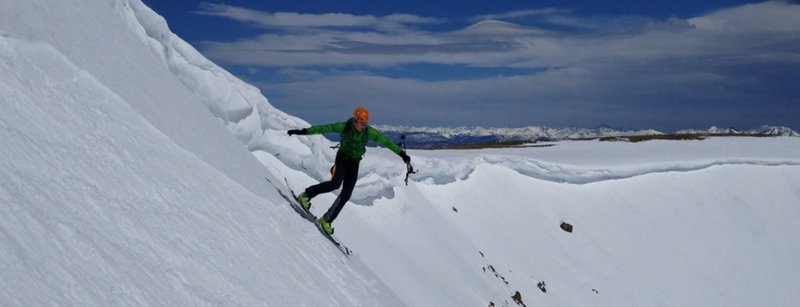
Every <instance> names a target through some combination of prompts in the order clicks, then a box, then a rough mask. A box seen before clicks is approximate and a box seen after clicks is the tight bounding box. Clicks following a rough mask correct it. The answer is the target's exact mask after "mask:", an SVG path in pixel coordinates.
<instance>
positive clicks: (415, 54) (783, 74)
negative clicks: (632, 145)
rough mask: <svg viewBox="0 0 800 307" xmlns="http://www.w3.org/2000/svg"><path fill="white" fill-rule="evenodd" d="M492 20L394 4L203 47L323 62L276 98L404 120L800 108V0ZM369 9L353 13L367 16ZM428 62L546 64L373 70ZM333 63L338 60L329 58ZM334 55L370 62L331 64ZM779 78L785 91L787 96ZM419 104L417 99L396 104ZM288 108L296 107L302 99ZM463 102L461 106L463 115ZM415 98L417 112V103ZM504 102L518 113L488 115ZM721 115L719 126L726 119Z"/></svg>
mask: <svg viewBox="0 0 800 307" xmlns="http://www.w3.org/2000/svg"><path fill="white" fill-rule="evenodd" d="M315 16H317V17H320V18H321V17H323V15H315ZM354 17H358V16H354ZM482 18H483V19H485V18H493V19H492V20H483V19H481V20H482V21H479V22H477V23H476V24H474V25H471V26H469V27H466V28H464V29H462V30H457V31H440V32H436V31H424V30H420V29H409V28H404V27H403V26H402V25H404V24H415V25H424V24H425V23H426V22H436V21H437V19H435V18H424V17H417V16H413V15H391V16H386V17H382V18H378V19H379V20H381V21H383V22H387V23H386V24H392V23H393V24H395V25H400V27H398V28H395V30H396V31H393V32H389V31H385V30H384V29H385V28H386V27H387V26H386V24H384V25H381V23H380V22H377V21H376V22H372V23H371V24H370V25H369V26H367V27H365V28H360V29H358V30H354V29H344V28H336V29H330V28H319V29H317V30H316V31H313V32H283V33H270V34H264V35H261V36H259V37H255V38H252V39H247V40H240V41H236V42H206V43H204V44H202V49H203V52H204V54H206V55H207V56H209V57H210V58H212V59H214V60H215V61H218V62H222V63H228V64H235V65H242V66H264V67H271V68H288V69H301V70H299V71H302V72H304V74H306V76H311V75H310V74H308V72H309V71H317V72H319V75H313V79H308V80H300V79H298V78H292V79H291V80H292V81H287V82H285V83H275V84H261V85H260V87H261V88H262V89H264V91H265V93H266V94H267V95H268V96H270V95H272V96H274V97H280V98H279V99H276V100H273V101H285V102H289V103H290V104H298V105H299V104H302V103H312V102H313V103H314V104H315V105H316V106H318V107H319V106H320V105H321V104H322V105H324V104H325V103H328V104H331V107H332V106H333V105H337V104H342V103H348V102H349V101H365V100H371V101H373V102H374V103H375V105H376V107H379V108H385V110H386V111H387V112H389V114H395V115H396V116H397V117H398V118H404V120H403V121H404V122H407V121H408V120H407V119H405V118H407V116H411V117H412V118H417V119H420V121H421V120H422V119H423V118H425V117H430V116H438V115H434V114H437V113H436V112H446V113H447V114H451V115H450V117H452V118H449V120H450V121H452V123H448V124H470V123H471V124H482V125H502V122H503V121H508V122H509V124H507V125H513V124H511V123H512V122H513V123H523V124H524V123H531V122H533V123H543V124H549V125H553V126H563V125H564V124H563V123H561V124H559V123H556V122H549V121H555V120H561V121H567V122H569V123H570V124H575V125H579V123H580V122H590V123H591V124H589V125H594V124H598V123H603V122H604V123H611V121H610V120H603V119H604V118H606V119H608V118H616V119H618V120H620V122H621V123H622V124H626V125H632V126H636V125H637V124H640V125H641V126H643V127H652V125H650V124H648V123H657V122H658V123H660V124H662V125H668V122H669V121H670V119H664V116H663V114H665V113H669V112H671V111H670V110H673V109H676V108H677V109H678V110H681V112H683V113H682V114H683V115H682V118H676V119H671V120H673V121H678V120H681V119H683V120H689V119H690V118H693V117H697V118H695V119H694V120H696V121H701V120H702V117H703V116H705V117H706V118H707V119H706V120H713V119H718V120H720V121H723V120H728V119H732V118H737V117H739V118H742V117H747V116H750V115H748V114H767V115H764V116H774V117H776V118H777V117H779V115H778V114H779V113H774V112H773V113H769V111H766V110H762V109H763V105H759V104H758V102H759V101H764V100H768V101H770V105H772V106H773V108H774V109H777V110H780V109H781V108H783V109H784V110H786V109H789V110H796V109H797V107H794V108H790V107H787V105H790V104H791V103H792V101H794V103H796V101H797V99H800V94H798V93H797V91H796V90H791V89H790V88H793V87H792V86H791V85H790V84H793V82H794V81H791V80H796V79H797V78H800V56H798V52H800V51H798V50H799V49H798V46H800V5H794V4H789V3H785V2H767V3H761V4H755V5H746V6H741V7H735V8H730V9H725V10H721V11H718V12H712V13H710V14H707V15H705V16H700V17H696V18H692V19H689V20H682V19H678V18H675V17H672V18H669V19H667V20H653V19H646V18H642V17H636V16H617V17H602V16H601V17H581V16H577V15H574V14H572V13H571V12H569V11H567V10H559V9H547V10H531V11H519V12H509V13H504V14H498V15H492V16H489V15H487V16H482ZM530 18H534V19H535V18H538V21H539V22H542V21H544V23H550V24H559V25H560V26H567V25H570V27H571V28H580V29H583V30H582V31H567V30H563V29H558V28H557V29H542V28H540V27H539V26H541V23H540V24H537V26H532V25H527V24H524V23H523V22H524V20H526V19H530ZM499 19H506V20H507V21H500V20H499ZM355 20H356V18H354V19H353V21H352V22H351V24H356V21H355ZM510 20H515V21H517V23H512V22H510ZM272 24H275V25H277V24H278V22H273V23H272ZM298 24H304V23H300V22H298ZM305 24H310V22H308V23H305ZM324 24H333V22H332V21H327V22H324ZM363 24H368V23H363ZM623 29H624V31H623ZM420 63H422V64H426V63H427V64H438V65H446V66H457V67H464V68H465V69H467V68H469V67H489V68H492V67H494V68H516V69H532V71H531V72H530V74H528V75H511V76H489V77H482V78H474V77H473V78H459V76H453V77H452V78H454V79H461V80H442V81H436V82H430V81H420V80H413V79H409V78H406V79H398V78H391V77H385V76H380V75H378V73H377V72H370V70H371V69H373V68H376V67H380V68H384V69H385V68H398V69H402V68H403V67H404V65H407V64H420ZM319 67H324V68H325V70H318V69H316V68H319ZM331 67H341V68H342V69H343V70H345V71H349V70H352V69H353V68H356V69H359V70H362V72H359V73H356V74H352V73H351V74H347V75H343V74H333V75H331V73H330V68H331ZM287 71H291V70H287ZM421 74H422V73H421ZM782 84H786V85H785V86H783V85H782ZM774 88H777V89H778V92H780V93H782V94H781V95H782V96H781V95H777V96H776V95H775V94H774V93H775V92H776V91H774V90H771V89H774ZM409 103H411V104H412V105H413V106H414V107H413V108H406V107H402V110H395V109H393V108H398V106H403V105H406V104H409ZM278 104H279V103H278ZM459 106H465V107H464V108H460V107H459ZM467 106H468V107H467ZM283 107H286V108H287V110H290V111H291V110H292V106H291V105H289V106H283ZM454 108H456V109H458V110H459V111H458V112H455V113H454V112H453V109H454ZM302 109H303V110H305V111H303V112H304V113H306V114H308V113H309V112H314V111H313V110H314V108H311V107H310V106H303V108H302ZM321 109H323V110H325V109H327V108H325V107H321ZM407 109H409V110H416V111H414V112H411V111H408V112H409V113H408V114H404V112H406V111H405V110H407ZM499 109H512V110H515V111H514V112H511V113H510V114H507V115H503V116H500V115H498V116H489V115H487V114H493V113H492V112H494V111H496V110H499ZM425 110H427V111H428V112H424V111H425ZM448 110H449V111H448ZM467 110H469V111H467ZM775 112H780V111H775ZM456 113H458V114H460V115H455V114H456ZM769 114H772V115H769ZM793 114H795V115H798V116H800V114H796V112H795V113H793ZM319 116H324V114H319ZM781 116H784V117H785V115H781ZM495 117H496V118H495ZM312 118H313V117H312ZM753 120H754V121H756V120H762V122H760V123H755V124H754V125H761V124H765V123H770V124H773V123H774V122H769V121H767V120H763V119H758V118H754V119H753ZM659 121H661V122H659ZM720 121H717V122H711V123H710V124H717V125H723V126H724V123H723V122H720ZM412 124H413V123H412ZM701 125H706V124H705V123H703V124H701ZM681 128H683V127H681Z"/></svg>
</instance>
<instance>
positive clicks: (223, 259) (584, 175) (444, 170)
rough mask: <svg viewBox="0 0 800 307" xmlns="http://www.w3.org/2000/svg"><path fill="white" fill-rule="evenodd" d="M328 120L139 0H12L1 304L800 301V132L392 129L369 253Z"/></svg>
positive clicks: (0, 126) (0, 55)
mask: <svg viewBox="0 0 800 307" xmlns="http://www.w3.org/2000/svg"><path fill="white" fill-rule="evenodd" d="M265 94H266V95H269V93H265ZM367 107H368V106H367ZM342 112H343V115H345V116H346V114H348V112H349V107H343V111H342ZM308 125H309V123H307V122H305V121H303V120H302V119H299V118H296V117H294V116H291V115H288V114H286V113H284V112H282V111H280V110H278V109H275V108H274V107H273V106H272V105H271V104H270V103H269V101H268V100H267V98H265V97H264V96H263V95H262V94H261V93H260V92H259V91H258V89H256V88H255V87H253V86H251V85H248V84H246V83H244V82H242V81H241V80H239V79H237V78H236V77H234V76H232V75H231V74H230V73H228V72H226V71H225V70H223V69H222V68H220V67H218V66H217V65H215V64H214V63H212V62H210V61H208V60H207V59H205V57H203V56H202V55H201V54H200V53H199V52H197V51H196V50H195V49H194V48H193V47H191V46H190V45H189V44H187V43H186V42H184V41H183V40H181V39H180V38H179V37H177V36H176V35H174V34H173V33H171V32H170V31H169V28H168V27H167V24H166V21H165V20H163V18H161V17H160V16H158V15H157V14H156V13H155V12H153V11H152V10H150V9H149V8H147V7H146V6H144V5H143V4H142V3H141V2H140V1H139V0H129V1H127V0H123V1H118V0H90V1H54V0H49V1H38V2H37V1H21V2H20V1H16V2H14V3H11V2H9V1H0V141H1V143H0V144H2V146H0V305H3V306H49V305H59V306H63V305H66V306H404V305H407V306H491V305H494V306H517V305H520V306H521V305H522V304H525V305H526V306H794V305H798V304H800V294H798V292H797V291H796V289H797V288H798V287H800V278H798V277H797V276H800V260H799V259H800V241H798V240H797V239H796V238H797V236H798V234H800V222H798V221H800V155H798V152H800V138H797V137H774V138H751V137H736V138H709V139H707V140H703V141H647V142H641V143H626V142H600V141H562V142H554V143H552V145H553V146H549V147H529V148H508V149H483V150H462V151H454V150H443V151H422V150H411V151H410V156H411V157H412V163H413V164H414V166H415V167H416V168H417V169H419V173H417V174H414V175H412V177H411V180H410V181H409V184H408V185H407V186H406V185H405V184H404V182H403V179H404V177H405V166H404V165H403V164H402V161H401V160H400V158H399V157H397V156H396V155H394V154H393V153H391V152H390V151H388V150H386V149H381V148H370V149H369V151H368V153H367V155H366V157H365V159H364V161H363V162H362V164H361V171H360V179H359V184H358V186H357V187H356V190H355V192H354V194H353V198H352V200H351V203H349V204H348V205H347V206H346V207H345V209H344V210H343V211H342V213H341V215H340V216H339V218H338V219H337V220H336V222H335V223H334V226H335V227H336V234H335V236H336V237H337V238H338V239H339V240H340V241H342V242H343V243H344V244H346V245H347V246H348V247H349V248H351V249H352V250H354V254H353V255H351V256H349V257H347V256H345V255H343V254H341V253H339V252H338V250H337V249H336V248H335V247H333V246H332V245H331V244H330V243H329V242H328V241H327V240H326V239H325V238H324V237H322V235H321V234H320V233H319V231H318V230H317V229H316V227H315V226H314V225H312V224H311V223H308V222H307V221H305V220H303V219H301V218H300V217H299V216H298V215H297V214H296V213H295V212H294V211H292V209H291V208H290V207H289V205H288V204H287V203H286V201H285V200H284V199H283V198H282V197H281V196H280V195H279V193H278V190H280V191H281V192H283V193H288V189H287V187H286V186H285V184H283V182H284V178H285V180H286V181H288V182H289V184H290V185H291V187H290V188H292V189H293V190H295V191H300V190H302V189H303V188H305V187H307V186H309V185H311V184H314V183H317V182H319V181H322V180H326V179H327V177H328V176H329V175H328V168H329V167H330V165H331V164H332V163H333V157H334V154H335V151H334V150H333V149H330V148H329V147H330V146H332V145H333V144H332V143H331V142H329V141H327V140H326V139H324V138H323V137H322V136H308V137H306V136H302V137H289V136H287V135H286V132H285V131H286V130H287V129H291V128H302V127H307V126H308ZM273 184H274V185H273ZM335 197H336V195H335V194H326V195H320V196H318V197H317V198H315V199H314V200H313V204H314V206H313V207H312V212H314V213H315V214H317V215H321V214H322V213H323V212H324V211H325V210H326V209H327V207H328V206H329V205H330V204H331V202H332V201H333V200H334V198H335ZM562 223H568V224H570V225H572V226H573V227H574V228H573V231H572V232H571V233H570V232H566V231H564V230H562V228H561V227H560V225H561V224H562Z"/></svg>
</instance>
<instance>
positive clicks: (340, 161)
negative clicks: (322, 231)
mask: <svg viewBox="0 0 800 307" xmlns="http://www.w3.org/2000/svg"><path fill="white" fill-rule="evenodd" d="M335 163H336V171H335V172H334V173H333V179H331V181H327V182H322V183H320V184H317V185H312V186H310V187H308V188H307V189H306V195H308V198H309V199H311V198H314V197H315V196H317V195H319V194H323V193H329V192H333V190H336V189H338V188H339V187H340V186H342V183H344V188H342V192H341V193H339V197H337V198H336V200H335V201H334V202H333V204H332V205H331V207H330V209H328V212H326V213H325V215H324V217H325V220H327V221H328V222H329V223H332V222H333V220H335V219H336V217H337V216H339V212H340V211H342V208H344V204H346V203H347V201H348V200H350V195H351V194H353V187H355V186H356V181H357V180H358V164H359V163H360V161H359V160H351V159H350V158H347V157H345V155H343V154H341V153H338V152H337V153H336V162H335Z"/></svg>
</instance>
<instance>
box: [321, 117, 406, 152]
mask: <svg viewBox="0 0 800 307" xmlns="http://www.w3.org/2000/svg"><path fill="white" fill-rule="evenodd" d="M349 126H350V125H349V124H348V123H347V122H341V123H333V124H327V125H317V126H311V127H309V128H306V133H307V134H324V133H339V134H340V135H341V137H342V139H341V141H340V145H341V147H339V152H340V153H342V154H344V155H345V156H346V157H348V158H351V159H353V160H361V158H362V157H364V153H366V152H367V148H366V145H367V142H366V141H367V140H372V141H374V142H377V143H378V144H380V145H381V146H383V147H386V148H388V149H389V150H391V151H393V152H394V153H396V154H398V155H399V154H400V152H402V151H403V149H401V148H400V146H397V144H395V143H394V142H392V140H390V139H389V138H388V137H386V135H384V134H383V133H382V132H380V131H379V130H378V129H375V128H372V127H370V126H366V127H365V128H364V131H363V132H360V133H359V132H358V131H356V129H355V127H349ZM364 133H366V139H365V138H364Z"/></svg>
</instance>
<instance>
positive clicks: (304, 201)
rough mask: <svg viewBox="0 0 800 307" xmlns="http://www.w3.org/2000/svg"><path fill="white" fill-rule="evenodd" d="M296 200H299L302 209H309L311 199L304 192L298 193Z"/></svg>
mask: <svg viewBox="0 0 800 307" xmlns="http://www.w3.org/2000/svg"><path fill="white" fill-rule="evenodd" d="M297 201H298V202H300V206H302V207H303V210H306V211H308V210H310V209H311V200H310V199H309V198H308V194H306V192H303V193H300V196H297Z"/></svg>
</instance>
